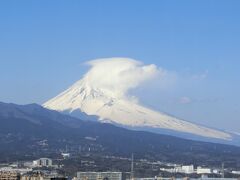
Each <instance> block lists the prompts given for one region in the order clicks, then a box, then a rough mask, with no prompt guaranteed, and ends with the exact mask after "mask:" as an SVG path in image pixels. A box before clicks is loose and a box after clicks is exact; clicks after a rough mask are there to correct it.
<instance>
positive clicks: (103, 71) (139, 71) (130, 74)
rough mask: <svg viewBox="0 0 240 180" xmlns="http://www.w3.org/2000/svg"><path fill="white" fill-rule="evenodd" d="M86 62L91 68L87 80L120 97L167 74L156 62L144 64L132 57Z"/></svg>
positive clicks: (90, 83) (92, 84) (85, 77)
mask: <svg viewBox="0 0 240 180" xmlns="http://www.w3.org/2000/svg"><path fill="white" fill-rule="evenodd" d="M86 64H87V65H90V66H91V68H90V70H89V71H88V72H87V73H86V74H85V75H84V80H85V82H87V83H88V84H89V85H90V86H92V87H94V88H99V89H102V90H105V91H108V92H111V93H113V94H114V95H115V96H120V97H122V96H125V95H126V93H127V91H128V90H129V89H132V88H136V87H137V86H139V85H140V84H141V83H143V82H144V81H147V80H149V79H152V78H154V77H156V76H159V75H160V76H164V74H165V71H164V70H163V69H159V68H157V66H156V65H154V64H150V65H144V64H143V63H142V62H140V61H136V60H134V59H130V58H106V59H97V60H93V61H88V62H87V63H86Z"/></svg>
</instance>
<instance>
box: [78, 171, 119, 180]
mask: <svg viewBox="0 0 240 180" xmlns="http://www.w3.org/2000/svg"><path fill="white" fill-rule="evenodd" d="M77 179H78V180H86V179H87V180H103V179H111V180H122V173H121V172H78V173H77Z"/></svg>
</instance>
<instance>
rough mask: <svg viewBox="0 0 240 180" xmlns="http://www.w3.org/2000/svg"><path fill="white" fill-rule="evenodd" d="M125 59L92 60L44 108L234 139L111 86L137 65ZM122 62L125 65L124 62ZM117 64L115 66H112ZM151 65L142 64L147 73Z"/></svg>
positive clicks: (126, 124) (104, 120)
mask: <svg viewBox="0 0 240 180" xmlns="http://www.w3.org/2000/svg"><path fill="white" fill-rule="evenodd" d="M114 62H117V63H118V64H116V65H118V67H117V68H116V69H111V72H109V74H106V75H107V77H105V76H102V77H101V76H100V77H99V79H96V76H97V74H99V71H101V72H103V71H106V68H107V67H108V65H109V63H110V64H112V63H114ZM126 62H128V61H126V60H125V59H117V60H115V61H113V62H109V61H108V60H103V62H102V61H101V63H99V61H93V67H92V69H90V71H89V72H88V73H87V74H85V76H84V77H83V78H82V79H81V80H79V81H78V82H76V83H75V84H74V85H73V86H71V87H70V88H69V89H67V90H66V91H64V92H63V93H61V94H60V95H58V96H57V97H55V98H53V99H51V100H49V101H48V102H46V103H45V104H44V107H46V108H49V109H52V110H57V111H60V112H65V113H66V112H67V113H69V114H77V113H76V112H78V114H87V115H92V116H96V117H97V119H98V120H99V121H100V122H109V123H113V124H116V125H120V126H124V127H130V128H141V129H149V128H151V129H155V130H157V129H164V130H171V131H176V132H181V133H187V134H192V135H197V136H200V137H205V138H214V139H221V140H231V138H232V137H231V135H230V134H228V133H226V132H223V131H219V130H215V129H211V128H207V127H204V126H200V125H196V124H193V123H190V122H187V121H183V120H180V119H178V118H175V117H172V116H170V115H167V114H165V113H161V112H157V111H154V110H152V109H149V108H146V107H144V106H142V105H140V104H139V103H138V102H137V101H135V100H133V99H131V98H128V96H125V95H124V93H122V91H118V89H117V88H114V87H112V86H113V85H114V86H118V84H117V83H119V84H121V83H122V84H124V83H125V84H126V82H125V81H122V80H121V79H120V80H119V77H118V78H115V76H116V74H117V75H118V76H121V75H122V74H123V75H125V74H126V72H127V71H130V72H131V71H133V70H132V69H133V67H132V64H133V65H135V66H136V64H134V63H136V62H134V61H133V62H131V63H132V64H130V65H129V64H127V66H126V65H125V64H126ZM121 63H122V64H124V63H125V64H124V65H121ZM99 64H100V65H99ZM119 64H120V66H119ZM96 66H97V68H96ZM114 67H115V66H112V67H111V68H114ZM151 68H152V67H143V68H142V69H141V71H144V72H145V71H147V72H148V71H150V70H149V69H151ZM99 69H100V70H99ZM129 69H130V70H129ZM123 72H124V73H123ZM119 74H120V75H119ZM104 75H105V74H104ZM111 76H113V77H112V78H113V80H112V81H113V82H112V83H113V85H112V84H111V83H109V81H107V83H106V82H105V80H104V82H103V83H104V85H102V84H103V83H102V84H100V85H99V82H98V81H102V79H104V78H105V79H108V78H111ZM115 79H116V80H115ZM114 81H115V82H114ZM114 83H115V84H114ZM119 88H120V89H121V88H122V87H121V86H120V87H119Z"/></svg>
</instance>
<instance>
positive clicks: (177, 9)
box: [0, 0, 240, 132]
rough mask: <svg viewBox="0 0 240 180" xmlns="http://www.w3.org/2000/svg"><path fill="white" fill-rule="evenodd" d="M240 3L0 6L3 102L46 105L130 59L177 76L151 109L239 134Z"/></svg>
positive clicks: (141, 92)
mask: <svg viewBox="0 0 240 180" xmlns="http://www.w3.org/2000/svg"><path fill="white" fill-rule="evenodd" d="M239 7H240V1H238V0H235V1H234V0H230V1H227V0H224V1H221V0H210V1H209V0H201V1H200V0H196V1H190V0H189V1H187V0H183V1H179V0H176V1H171V0H170V1H169V0H166V1H159V0H151V1H147V0H141V1H139V0H131V1H128V0H121V1H112V0H111V1H110V0H104V1H100V0H92V1H89V0H85V1H83V0H82V1H74V0H73V1H60V0H58V1H54V0H53V1H47V0H46V1H14V0H10V1H0V84H1V92H0V101H4V102H14V103H20V104H26V103H32V102H36V103H40V104H41V103H43V102H45V101H46V100H48V99H49V98H52V97H53V96H55V95H57V94H58V93H59V92H61V91H63V90H64V89H66V88H67V87H68V86H70V85H71V84H72V83H74V82H75V81H76V80H78V79H80V78H81V76H82V75H83V74H84V73H85V72H86V71H87V67H86V66H84V65H83V63H84V62H85V61H88V60H91V59H95V58H103V57H130V58H134V59H137V60H140V61H142V62H144V63H145V64H156V65H157V66H158V67H162V68H164V69H166V70H168V71H169V72H171V73H173V74H175V75H176V79H177V80H176V82H174V85H171V86H170V87H167V88H165V89H162V88H159V87H156V85H155V86H153V85H149V86H145V87H141V88H138V89H136V90H135V91H134V94H135V95H137V96H139V98H140V101H141V102H142V103H145V104H146V105H147V106H151V107H153V108H155V109H158V110H162V111H165V112H167V113H170V114H173V115H175V116H178V117H181V118H183V119H186V120H189V121H193V122H197V123H200V124H206V125H208V126H211V127H218V128H222V129H230V130H233V131H238V132H239V131H240V128H239V127H240V121H239V117H240V103H239V101H240V96H239V92H240V83H239V79H240V78H239V77H240V71H239V67H240V61H239V57H240V43H239V42H240V35H239V32H240V21H239V19H240V11H239Z"/></svg>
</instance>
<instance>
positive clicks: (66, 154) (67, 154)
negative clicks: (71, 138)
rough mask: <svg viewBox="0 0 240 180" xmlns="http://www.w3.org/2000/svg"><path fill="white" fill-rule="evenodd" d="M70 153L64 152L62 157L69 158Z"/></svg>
mask: <svg viewBox="0 0 240 180" xmlns="http://www.w3.org/2000/svg"><path fill="white" fill-rule="evenodd" d="M70 156H71V155H70V153H62V157H63V158H64V159H68V158H70Z"/></svg>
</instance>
